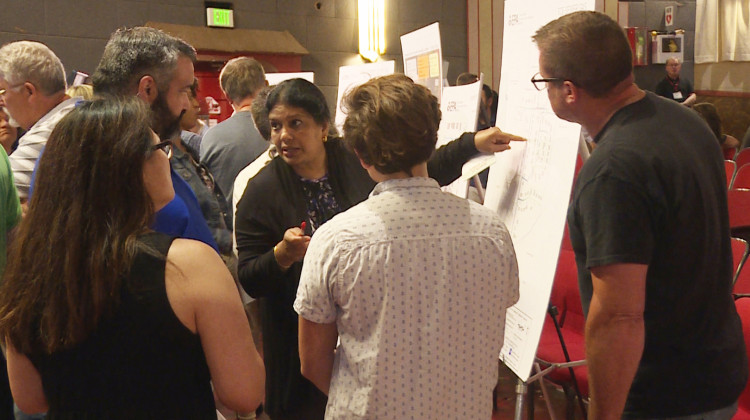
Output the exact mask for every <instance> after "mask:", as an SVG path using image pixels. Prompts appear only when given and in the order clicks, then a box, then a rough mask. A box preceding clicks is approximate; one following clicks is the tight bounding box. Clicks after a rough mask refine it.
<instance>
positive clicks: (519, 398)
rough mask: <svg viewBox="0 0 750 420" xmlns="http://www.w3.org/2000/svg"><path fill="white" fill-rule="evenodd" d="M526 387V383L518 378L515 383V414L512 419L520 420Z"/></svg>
mask: <svg viewBox="0 0 750 420" xmlns="http://www.w3.org/2000/svg"><path fill="white" fill-rule="evenodd" d="M527 389H528V386H527V385H526V382H524V381H522V380H521V379H518V383H517V384H516V412H515V416H514V417H513V419H514V420H522V417H523V403H524V400H525V397H526V391H527Z"/></svg>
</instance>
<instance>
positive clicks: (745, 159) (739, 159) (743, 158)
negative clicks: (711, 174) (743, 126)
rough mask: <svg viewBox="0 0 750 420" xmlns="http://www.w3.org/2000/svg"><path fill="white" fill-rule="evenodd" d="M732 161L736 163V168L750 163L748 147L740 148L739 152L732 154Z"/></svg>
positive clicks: (749, 149) (749, 148)
mask: <svg viewBox="0 0 750 420" xmlns="http://www.w3.org/2000/svg"><path fill="white" fill-rule="evenodd" d="M734 162H735V163H736V164H737V167H738V168H741V167H743V166H744V165H745V164H748V163H750V147H748V148H746V149H742V150H740V152H739V153H737V155H735V156H734Z"/></svg>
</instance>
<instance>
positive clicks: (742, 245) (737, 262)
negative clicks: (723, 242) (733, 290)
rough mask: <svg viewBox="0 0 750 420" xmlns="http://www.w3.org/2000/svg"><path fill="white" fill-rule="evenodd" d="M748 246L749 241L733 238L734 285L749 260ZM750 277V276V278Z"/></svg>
mask: <svg viewBox="0 0 750 420" xmlns="http://www.w3.org/2000/svg"><path fill="white" fill-rule="evenodd" d="M747 253H748V245H747V241H745V240H744V239H740V238H732V264H733V267H734V271H733V273H734V274H733V276H732V284H734V283H737V277H738V276H739V274H740V270H741V269H742V266H743V265H744V264H745V260H747ZM749 271H750V270H749ZM749 277H750V276H749Z"/></svg>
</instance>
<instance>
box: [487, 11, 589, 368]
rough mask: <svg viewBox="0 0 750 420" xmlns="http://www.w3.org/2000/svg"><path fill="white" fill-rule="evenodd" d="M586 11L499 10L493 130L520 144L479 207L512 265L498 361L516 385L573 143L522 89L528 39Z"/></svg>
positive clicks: (547, 282) (557, 229) (530, 63)
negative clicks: (509, 249) (515, 274)
mask: <svg viewBox="0 0 750 420" xmlns="http://www.w3.org/2000/svg"><path fill="white" fill-rule="evenodd" d="M594 7H595V0H575V1H571V0H506V2H505V28H504V33H503V61H502V62H503V64H504V66H503V68H502V73H501V78H500V88H499V89H498V92H499V100H498V110H497V126H498V127H500V128H501V129H502V130H503V131H506V132H510V133H513V134H517V135H520V136H523V137H525V138H527V139H528V142H525V143H521V142H518V143H513V145H512V149H511V150H509V151H506V152H502V153H498V154H497V155H496V158H497V162H496V163H495V164H493V165H492V167H491V169H490V175H489V180H488V184H487V195H486V198H485V206H487V207H489V208H492V209H494V210H496V211H497V212H498V213H499V214H500V216H501V217H502V218H503V220H504V222H505V224H506V225H507V226H508V229H509V230H510V233H511V236H512V238H513V245H514V247H515V249H516V255H517V258H518V266H519V275H520V299H519V301H518V303H517V304H516V305H515V306H513V307H512V308H510V309H509V310H508V314H507V318H506V323H505V343H504V346H503V349H502V351H501V354H500V358H501V359H502V360H503V361H504V363H505V364H506V365H507V366H508V367H509V368H510V369H511V370H513V372H514V373H515V374H516V375H518V377H519V378H521V379H522V380H526V379H528V377H529V374H530V372H531V368H532V366H533V362H534V357H535V356H536V348H537V346H538V344H539V337H540V336H541V332H542V325H543V324H544V319H545V316H547V315H546V312H547V304H548V302H549V296H550V291H551V290H552V282H553V279H554V273H555V268H556V265H557V258H558V255H559V252H560V241H561V239H562V234H563V228H564V223H565V215H566V211H567V206H568V202H569V198H570V188H571V185H572V182H573V172H574V169H575V162H576V153H577V151H578V141H579V137H580V126H579V125H577V124H571V123H568V122H565V121H563V120H560V119H559V118H557V116H555V115H554V113H553V112H552V110H551V108H550V105H549V100H548V99H547V93H546V92H545V91H542V92H539V91H537V90H536V89H535V88H534V86H533V85H532V84H531V82H530V79H531V77H532V76H533V75H534V74H535V73H536V72H538V71H539V61H538V60H539V52H538V49H537V47H536V45H535V44H534V43H533V42H532V40H531V36H532V35H533V34H534V33H535V32H536V30H537V29H539V28H540V27H541V26H543V25H544V24H546V23H547V22H549V21H551V20H553V19H556V18H557V17H559V16H562V15H565V14H567V13H570V12H573V11H577V10H593V9H594Z"/></svg>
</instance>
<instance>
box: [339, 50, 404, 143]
mask: <svg viewBox="0 0 750 420" xmlns="http://www.w3.org/2000/svg"><path fill="white" fill-rule="evenodd" d="M395 68H396V62H395V61H392V60H391V61H378V62H375V63H367V64H357V65H354V66H342V67H339V93H338V98H337V99H336V119H335V122H336V128H338V130H339V133H340V134H342V135H343V132H342V130H341V128H342V127H343V126H344V121H345V120H346V114H345V113H344V111H343V110H342V109H341V99H342V98H343V97H344V94H346V93H347V92H349V91H350V90H351V89H353V88H355V87H357V86H359V85H361V84H362V83H364V82H366V81H368V80H370V79H374V78H376V77H380V76H387V75H389V74H393V73H394V71H395Z"/></svg>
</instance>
